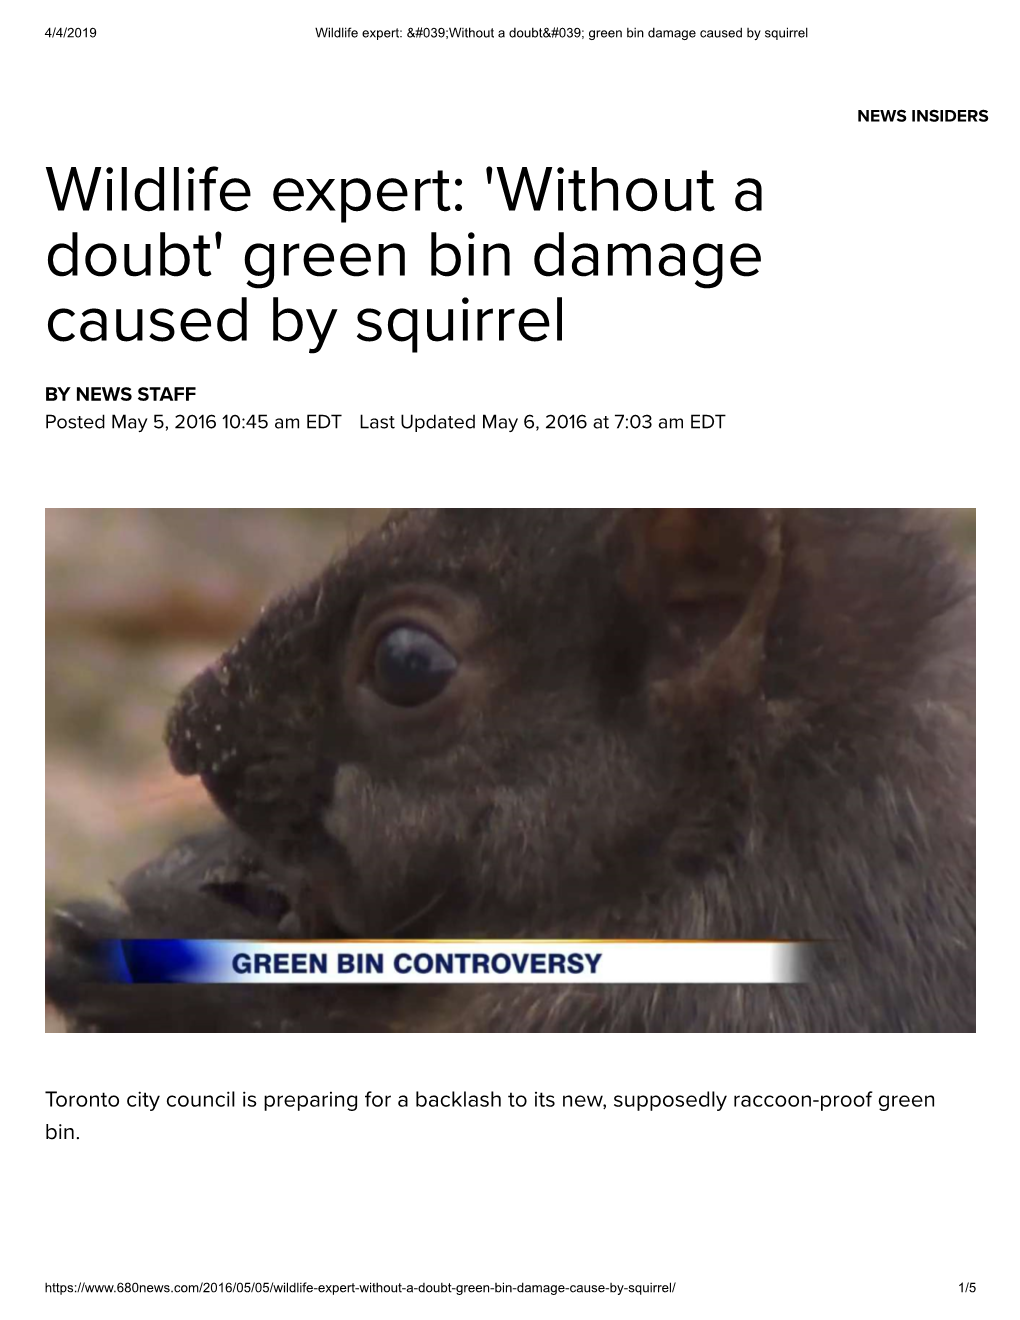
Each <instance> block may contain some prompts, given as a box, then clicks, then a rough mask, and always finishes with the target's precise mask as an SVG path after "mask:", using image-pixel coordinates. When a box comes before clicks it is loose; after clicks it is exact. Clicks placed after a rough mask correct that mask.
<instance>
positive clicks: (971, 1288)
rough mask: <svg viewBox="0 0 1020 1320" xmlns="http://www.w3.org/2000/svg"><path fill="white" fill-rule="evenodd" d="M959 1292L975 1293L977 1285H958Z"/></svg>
mask: <svg viewBox="0 0 1020 1320" xmlns="http://www.w3.org/2000/svg"><path fill="white" fill-rule="evenodd" d="M960 1292H962V1293H976V1292H977V1284H976V1283H961V1284H960Z"/></svg>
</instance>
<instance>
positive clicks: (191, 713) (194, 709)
mask: <svg viewBox="0 0 1020 1320" xmlns="http://www.w3.org/2000/svg"><path fill="white" fill-rule="evenodd" d="M223 696H224V694H223V687H222V683H221V682H220V681H219V680H218V678H217V676H216V674H215V672H214V670H213V669H207V670H205V671H204V672H203V673H201V674H199V676H198V677H197V678H196V679H194V680H193V681H192V682H191V683H189V684H188V686H187V687H186V688H185V689H184V691H183V692H182V693H181V695H180V696H179V697H178V698H177V701H176V703H175V704H174V707H173V709H172V710H171V712H170V715H169V717H168V719H167V723H166V732H165V734H164V741H165V742H166V746H167V750H168V751H169V753H170V763H171V764H172V766H173V768H174V769H175V770H176V771H177V773H178V774H179V775H202V776H203V777H204V776H206V775H212V774H216V773H217V772H218V771H219V769H220V768H221V767H222V766H223V763H224V762H225V761H228V760H231V759H232V758H230V757H229V755H227V753H226V750H225V741H226V740H225V739H224V735H223V722H224V716H225V712H224V711H223V710H222V706H223Z"/></svg>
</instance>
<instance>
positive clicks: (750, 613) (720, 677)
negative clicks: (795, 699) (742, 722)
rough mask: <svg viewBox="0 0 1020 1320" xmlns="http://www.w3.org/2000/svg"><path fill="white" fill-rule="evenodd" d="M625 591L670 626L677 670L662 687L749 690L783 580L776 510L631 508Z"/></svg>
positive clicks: (625, 539)
mask: <svg viewBox="0 0 1020 1320" xmlns="http://www.w3.org/2000/svg"><path fill="white" fill-rule="evenodd" d="M616 530H617V534H618V535H619V536H620V537H621V538H622V570H621V571H622V584H623V588H624V590H625V592H626V593H627V594H628V595H629V596H630V597H631V598H632V599H633V600H634V601H635V602H636V603H638V604H639V605H641V606H643V607H645V608H647V609H649V610H651V611H652V612H653V613H654V614H655V615H657V616H658V617H659V618H661V619H663V620H665V622H666V625H667V635H668V637H669V639H670V651H671V654H672V659H673V665H672V673H670V674H667V675H663V678H664V681H665V682H667V683H669V682H670V681H672V680H679V679H680V678H681V675H682V678H683V686H684V688H685V689H687V690H690V686H691V684H692V683H693V684H694V685H695V686H696V687H697V689H698V690H699V691H704V690H706V689H708V690H711V691H715V692H718V693H719V694H723V693H726V692H731V693H740V692H750V691H753V690H754V689H755V687H756V686H757V683H758V679H759V675H760V671H761V663H762V660H763V658H764V650H765V635H766V632H767V630H768V625H769V620H770V618H771V615H772V610H773V606H774V605H775V601H776V596H777V594H778V591H779V585H780V581H781V579H782V568H783V520H782V515H781V511H780V510H778V509H626V510H624V511H623V512H622V513H621V514H620V515H619V519H618V522H617V528H616Z"/></svg>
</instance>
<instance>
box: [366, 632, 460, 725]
mask: <svg viewBox="0 0 1020 1320" xmlns="http://www.w3.org/2000/svg"><path fill="white" fill-rule="evenodd" d="M456 672H457V657H456V656H455V655H454V654H453V653H452V652H451V651H450V650H448V649H447V647H445V646H444V645H443V643H442V642H440V641H438V640H437V639H436V638H435V637H433V636H432V634H431V633H428V632H425V630H424V629H423V628H414V627H411V626H410V625H407V624H404V625H402V626H401V627H399V628H393V629H391V630H390V631H389V632H388V633H386V635H385V636H384V637H383V638H382V639H381V640H380V641H379V644H378V646H377V647H376V648H375V659H374V661H373V667H372V680H373V683H372V685H373V687H374V689H375V691H376V693H377V694H378V695H379V696H380V697H382V699H383V700H384V701H388V702H389V703H390V705H392V706H423V705H424V704H425V703H426V702H427V701H432V699H433V698H434V697H438V696H439V694H440V692H442V691H443V689H444V688H445V687H446V685H447V683H449V681H450V679H451V678H452V677H453V676H454V674H455V673H456Z"/></svg>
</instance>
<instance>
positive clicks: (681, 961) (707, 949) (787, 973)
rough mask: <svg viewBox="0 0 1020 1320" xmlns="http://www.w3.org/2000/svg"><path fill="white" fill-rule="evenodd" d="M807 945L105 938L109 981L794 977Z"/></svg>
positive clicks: (805, 964)
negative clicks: (106, 939)
mask: <svg viewBox="0 0 1020 1320" xmlns="http://www.w3.org/2000/svg"><path fill="white" fill-rule="evenodd" d="M815 947H816V946H815V945H813V944H811V943H807V942H797V941H763V940H762V941H759V940H748V941H743V940H734V941H696V940H695V941H684V940H506V941H500V940H327V941H310V940H267V941H249V940H110V941H109V942H108V943H107V945H106V946H105V947H104V954H105V957H104V961H105V963H106V972H107V974H108V975H109V976H110V978H111V979H113V980H118V981H124V982H132V981H134V982H138V983H145V984H159V983H178V984H192V985H231V984H241V983H248V984H250V983H251V982H253V981H259V982H263V983H267V984H269V983H271V984H277V985H282V984H288V983H289V984H294V983H296V982H304V983H312V982H318V983H329V982H346V983H349V984H353V985H365V984H368V983H373V982H374V983H375V984H378V985H416V984H417V985H426V984H436V983H443V984H457V985H482V984H492V983H499V982H504V983H507V984H516V985H545V984H550V985H564V984H568V983H570V982H577V981H582V982H590V983H592V984H601V985H799V984H803V983H805V982H808V981H810V980H811V967H812V961H813V957H812V955H813V951H814V949H815Z"/></svg>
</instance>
